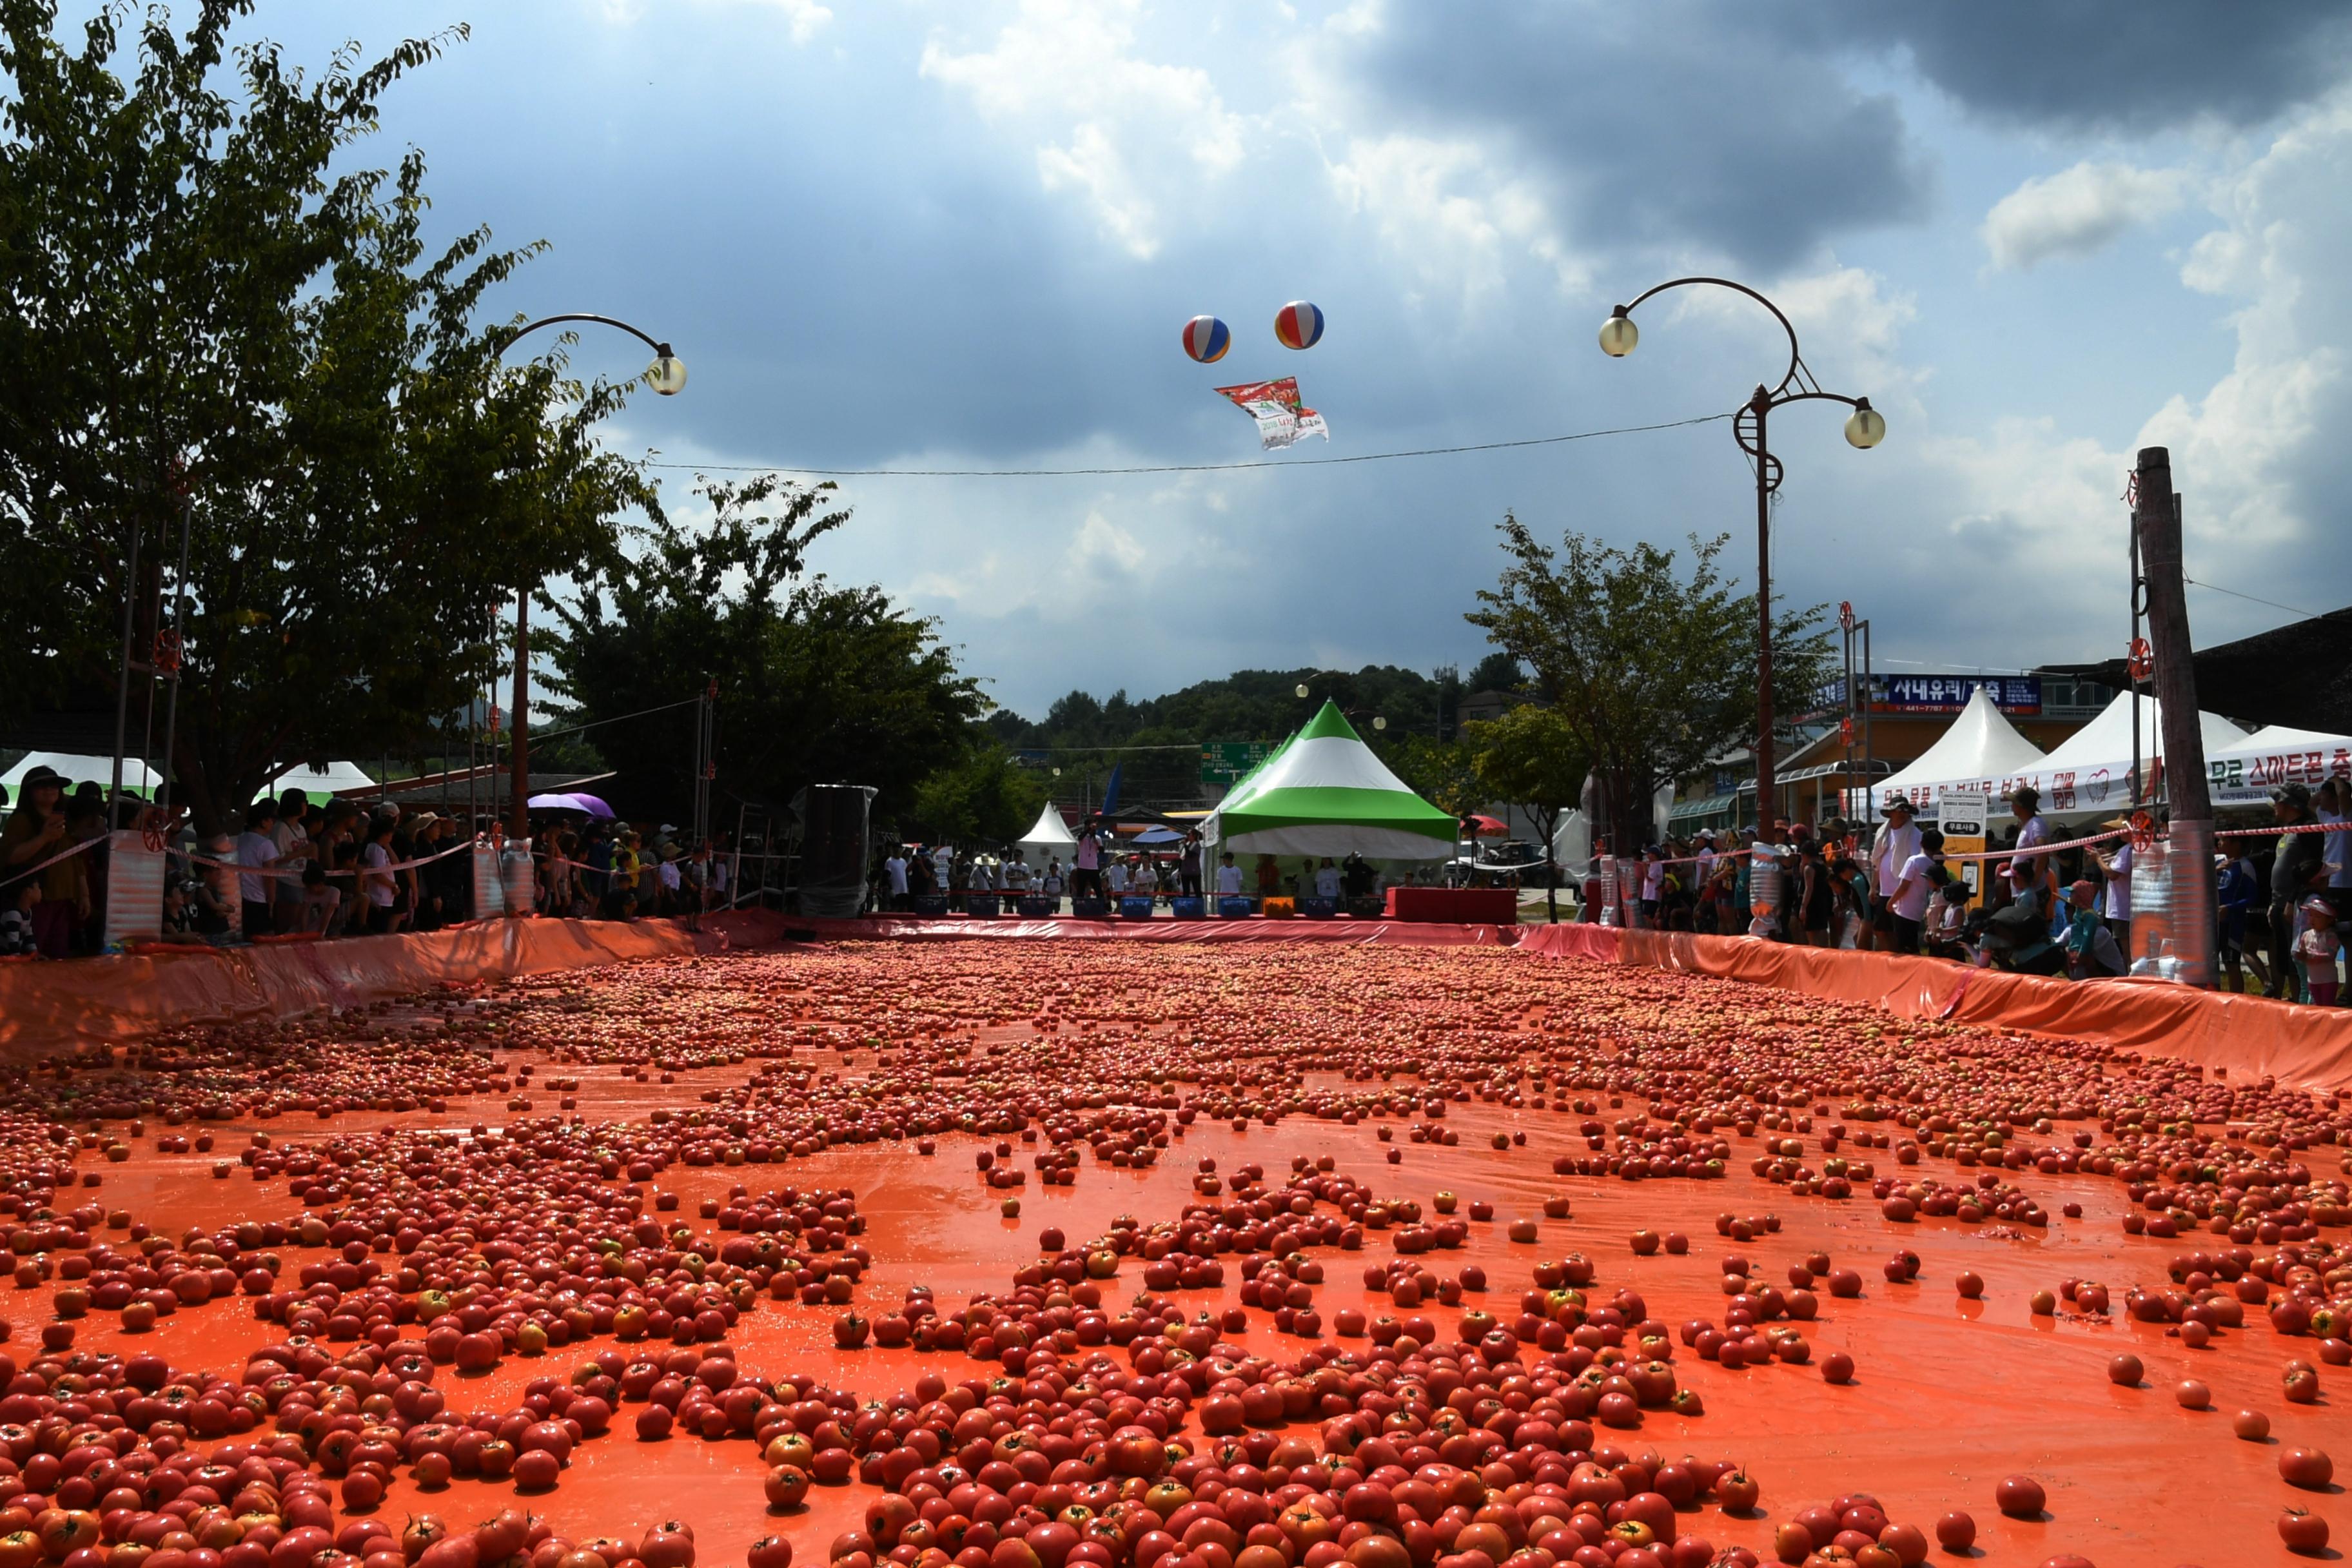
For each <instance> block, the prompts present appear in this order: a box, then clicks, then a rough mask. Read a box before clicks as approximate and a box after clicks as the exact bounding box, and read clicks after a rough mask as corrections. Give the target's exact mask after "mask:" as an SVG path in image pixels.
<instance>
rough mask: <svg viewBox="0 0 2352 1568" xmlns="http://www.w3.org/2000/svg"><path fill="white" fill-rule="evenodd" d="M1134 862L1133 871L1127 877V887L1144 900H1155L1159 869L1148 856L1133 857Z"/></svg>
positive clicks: (1158, 882) (1158, 889) (1158, 887)
mask: <svg viewBox="0 0 2352 1568" xmlns="http://www.w3.org/2000/svg"><path fill="white" fill-rule="evenodd" d="M1134 860H1135V869H1134V870H1133V871H1132V872H1131V873H1129V877H1128V883H1129V886H1130V887H1132V888H1133V889H1135V891H1136V892H1137V893H1139V894H1140V895H1141V896H1142V897H1144V898H1147V899H1150V898H1156V897H1157V896H1158V895H1159V892H1160V867H1159V866H1158V864H1157V863H1155V862H1154V861H1153V860H1152V858H1151V857H1150V856H1149V855H1138V856H1135V857H1134Z"/></svg>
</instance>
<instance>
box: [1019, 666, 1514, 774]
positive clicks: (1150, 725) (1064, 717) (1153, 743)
mask: <svg viewBox="0 0 2352 1568" xmlns="http://www.w3.org/2000/svg"><path fill="white" fill-rule="evenodd" d="M1472 675H1473V677H1474V678H1478V677H1483V678H1486V679H1489V680H1490V681H1503V680H1509V681H1511V682H1512V683H1516V678H1517V669H1516V668H1514V667H1513V666H1512V665H1511V664H1510V662H1509V660H1508V659H1501V658H1489V659H1487V660H1486V661H1484V662H1482V663H1481V664H1480V665H1479V667H1478V668H1476V669H1475V670H1474V671H1472ZM1302 682H1303V683H1305V685H1306V686H1307V689H1308V693H1309V694H1308V695H1307V697H1305V698H1301V697H1299V696H1298V695H1297V689H1298V687H1299V685H1300V684H1301V683H1302ZM1473 689H1477V688H1476V687H1475V685H1474V684H1472V683H1469V682H1465V680H1464V679H1462V676H1461V674H1460V672H1459V671H1458V670H1456V669H1455V668H1454V667H1453V666H1450V665H1447V666H1441V667H1440V668H1437V669H1436V670H1434V671H1433V672H1432V673H1431V674H1428V675H1423V674H1422V673H1421V672H1420V671H1418V670H1412V669H1405V668H1400V667H1399V666H1396V665H1392V664H1374V665H1366V666H1365V667H1364V668H1361V669H1359V670H1355V671H1353V672H1346V671H1339V670H1317V669H1311V668H1309V669H1243V670H1236V671H1234V673H1233V674H1231V675H1229V676H1226V677H1225V678H1224V679H1222V680H1203V681H1201V682H1199V683H1198V684H1196V685H1192V686H1188V687H1185V688H1184V689H1182V690H1181V691H1171V692H1169V693H1167V694H1166V695H1165V696H1161V697H1147V698H1143V699H1140V700H1138V699H1134V698H1130V697H1129V696H1128V694H1127V693H1126V692H1125V691H1123V690H1121V691H1114V692H1112V693H1111V694H1110V695H1109V696H1108V697H1105V698H1098V697H1095V696H1093V695H1091V694H1090V693H1087V692H1085V691H1073V692H1071V693H1070V694H1069V695H1068V696H1066V697H1063V698H1060V699H1058V700H1055V703H1054V705H1053V706H1052V707H1050V708H1048V709H1047V710H1045V717H1044V718H1043V719H1036V720H1032V719H1027V718H1024V717H1023V716H1022V715H1020V714H1018V713H1015V712H1013V711H1011V710H1003V709H1000V710H997V711H996V712H994V713H992V714H991V715H989V717H988V719H987V720H986V723H987V726H988V729H989V731H990V732H991V733H992V734H993V735H995V736H996V738H997V739H998V740H999V741H1001V742H1003V743H1004V745H1005V746H1006V747H1008V748H1009V749H1011V750H1013V751H1014V752H1020V753H1023V754H1024V759H1025V760H1026V761H1028V762H1029V763H1031V764H1032V765H1034V766H1037V767H1041V768H1050V767H1054V766H1059V767H1060V768H1061V769H1062V774H1061V777H1060V778H1059V779H1058V780H1056V781H1055V784H1054V785H1053V786H1052V789H1053V794H1054V795H1055V799H1056V800H1061V799H1064V798H1065V797H1066V798H1067V799H1068V800H1070V801H1072V802H1078V801H1080V800H1082V799H1092V800H1097V801H1099V800H1100V799H1101V798H1102V789H1103V782H1104V780H1105V778H1106V776H1107V775H1108V772H1109V769H1110V767H1111V765H1112V764H1114V763H1117V764H1118V766H1119V768H1120V781H1121V782H1120V791H1119V797H1120V800H1121V801H1122V802H1123V803H1126V804H1131V805H1172V804H1179V803H1184V802H1190V801H1193V800H1195V799H1197V798H1199V796H1200V795H1201V776H1200V773H1201V760H1200V757H1199V754H1198V752H1197V749H1196V748H1197V747H1198V746H1199V745H1201V744H1202V743H1204V742H1213V741H1259V742H1276V741H1279V740H1281V739H1282V738H1283V737H1284V736H1286V735H1287V734H1289V733H1290V732H1291V731H1294V730H1296V729H1297V728H1298V726H1299V725H1301V724H1303V723H1305V722H1306V721H1307V719H1308V718H1309V717H1310V716H1311V715H1313V713H1314V712H1315V710H1317V709H1318V708H1320V707H1321V706H1322V705H1323V702H1324V700H1325V699H1326V698H1328V699H1330V700H1333V701H1336V702H1338V703H1339V706H1340V707H1341V708H1343V709H1346V710H1350V711H1351V714H1352V718H1353V722H1354V723H1355V726H1356V728H1357V730H1358V731H1359V732H1360V733H1361V734H1362V735H1363V737H1364V738H1365V739H1366V740H1367V741H1371V742H1375V744H1379V745H1381V750H1383V751H1386V750H1388V749H1389V748H1390V746H1392V745H1394V744H1395V743H1396V742H1401V741H1402V740H1403V739H1404V738H1405V737H1406V736H1409V735H1423V736H1427V737H1430V738H1431V739H1433V740H1434V739H1444V740H1450V739H1452V738H1453V735H1454V705H1455V704H1456V703H1457V702H1459V701H1460V700H1462V697H1463V695H1464V694H1465V692H1466V691H1469V690H1473ZM1374 715H1378V716H1380V717H1381V718H1384V719H1386V720H1387V721H1388V727H1387V729H1386V730H1385V731H1375V730H1374V728H1373V725H1372V719H1373V716H1374ZM1381 742H1386V743H1385V744H1382V743H1381ZM1151 747H1164V748H1168V749H1166V750H1158V751H1154V750H1148V749H1147V748H1151Z"/></svg>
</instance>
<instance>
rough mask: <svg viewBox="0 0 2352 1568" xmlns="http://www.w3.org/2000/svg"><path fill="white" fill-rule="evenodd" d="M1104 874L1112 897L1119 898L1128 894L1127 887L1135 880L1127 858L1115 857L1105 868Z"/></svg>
mask: <svg viewBox="0 0 2352 1568" xmlns="http://www.w3.org/2000/svg"><path fill="white" fill-rule="evenodd" d="M1103 875H1104V877H1105V879H1107V880H1108V885H1109V888H1110V893H1109V896H1110V897H1112V898H1114V899H1118V898H1124V897H1126V896H1127V889H1128V887H1129V884H1130V883H1131V882H1132V881H1133V880H1134V874H1133V873H1132V872H1131V871H1130V870H1129V868H1128V864H1127V862H1126V861H1125V860H1121V859H1118V858H1116V857H1114V858H1112V860H1111V862H1110V865H1109V866H1108V868H1106V869H1105V870H1104V873H1103Z"/></svg>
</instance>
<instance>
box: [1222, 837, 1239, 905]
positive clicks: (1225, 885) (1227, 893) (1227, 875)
mask: <svg viewBox="0 0 2352 1568" xmlns="http://www.w3.org/2000/svg"><path fill="white" fill-rule="evenodd" d="M1241 896H1242V868H1240V867H1239V866H1237V865H1235V864H1234V852H1233V851H1232V850H1230V849H1228V850H1226V851H1225V852H1224V853H1223V855H1220V856H1218V857H1217V897H1219V898H1221V899H1238V898H1240V897H1241Z"/></svg>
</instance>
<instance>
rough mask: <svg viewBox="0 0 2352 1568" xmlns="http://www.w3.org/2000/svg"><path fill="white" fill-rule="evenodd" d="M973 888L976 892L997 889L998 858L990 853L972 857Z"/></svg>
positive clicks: (987, 891)
mask: <svg viewBox="0 0 2352 1568" xmlns="http://www.w3.org/2000/svg"><path fill="white" fill-rule="evenodd" d="M971 890H972V891H973V892H975V893H992V892H994V891H996V860H995V858H994V857H992V856H988V855H975V856H973V857H972V858H971Z"/></svg>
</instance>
